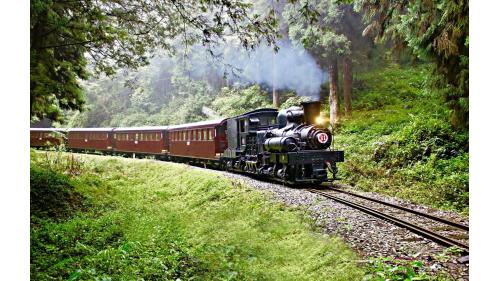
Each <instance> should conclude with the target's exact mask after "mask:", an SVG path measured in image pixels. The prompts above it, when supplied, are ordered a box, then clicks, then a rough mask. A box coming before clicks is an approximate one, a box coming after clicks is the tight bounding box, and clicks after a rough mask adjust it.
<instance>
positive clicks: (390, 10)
mask: <svg viewBox="0 0 500 281" xmlns="http://www.w3.org/2000/svg"><path fill="white" fill-rule="evenodd" d="M355 2H356V8H357V10H363V11H364V12H365V15H366V20H367V22H368V23H369V24H368V26H367V27H366V29H365V32H364V33H365V34H368V33H373V34H376V35H377V38H378V39H380V40H384V39H391V40H393V41H394V42H395V43H396V44H395V46H397V47H400V48H401V47H409V48H410V49H411V50H412V51H413V54H415V55H416V56H418V57H421V58H425V59H430V60H432V61H433V62H434V64H435V72H436V73H437V74H438V76H439V77H440V79H439V81H438V85H439V86H440V88H442V89H445V90H446V92H445V94H446V99H447V102H448V104H449V106H450V108H451V109H452V116H451V123H452V125H453V126H455V127H462V128H465V127H467V126H468V112H469V110H468V104H469V102H468V100H469V1H468V0H455V1H449V0H436V1H430V0H406V1H401V0H386V1H372V0H356V1H355Z"/></svg>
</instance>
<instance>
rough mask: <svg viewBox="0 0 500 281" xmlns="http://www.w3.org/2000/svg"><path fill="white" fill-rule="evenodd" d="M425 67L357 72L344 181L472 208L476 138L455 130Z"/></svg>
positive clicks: (339, 134)
mask: <svg viewBox="0 0 500 281" xmlns="http://www.w3.org/2000/svg"><path fill="white" fill-rule="evenodd" d="M429 77H430V74H429V72H428V71H427V69H426V68H425V66H420V67H417V68H407V69H401V68H399V67H398V66H390V67H387V68H383V69H379V70H375V71H371V72H369V73H364V74H361V75H358V76H357V77H355V82H354V97H353V109H354V110H353V116H352V117H351V118H349V119H345V120H342V123H341V125H340V126H339V127H338V128H336V136H335V137H336V139H335V146H336V148H338V149H342V150H345V159H346V162H345V163H343V164H340V165H339V170H340V177H341V178H343V180H342V181H343V182H345V183H348V184H351V185H354V186H355V187H357V188H359V189H362V190H366V191H376V192H382V193H386V194H389V195H393V196H398V197H401V198H405V199H409V200H411V201H414V202H417V203H422V204H426V205H429V206H433V207H437V208H442V209H451V210H457V211H459V212H462V213H464V214H468V210H469V203H468V200H469V183H468V182H469V164H468V162H469V152H468V141H469V136H468V132H466V131H459V130H455V129H453V128H452V127H451V125H450V122H449V116H450V115H449V114H450V113H449V111H448V109H447V107H446V105H445V103H444V100H443V98H442V96H441V95H439V93H436V91H432V90H428V89H429V87H428V84H429V83H430V82H429V80H430V78H429Z"/></svg>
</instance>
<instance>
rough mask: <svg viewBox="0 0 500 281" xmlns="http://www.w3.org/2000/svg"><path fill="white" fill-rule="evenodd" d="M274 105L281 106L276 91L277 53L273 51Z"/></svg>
mask: <svg viewBox="0 0 500 281" xmlns="http://www.w3.org/2000/svg"><path fill="white" fill-rule="evenodd" d="M273 106H274V107H275V108H279V107H280V97H279V95H278V92H277V91H276V54H275V53H274V52H273Z"/></svg>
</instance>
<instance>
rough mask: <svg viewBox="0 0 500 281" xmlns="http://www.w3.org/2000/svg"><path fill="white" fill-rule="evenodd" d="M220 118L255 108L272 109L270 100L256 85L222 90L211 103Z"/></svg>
mask: <svg viewBox="0 0 500 281" xmlns="http://www.w3.org/2000/svg"><path fill="white" fill-rule="evenodd" d="M212 105H213V108H214V110H215V111H217V112H218V113H219V114H220V115H221V116H225V117H231V116H236V115H240V114H243V113H245V112H248V111H251V110H254V109H257V108H265V107H267V108H272V107H273V104H272V100H271V99H270V97H269V95H268V94H267V93H266V92H263V91H261V89H260V87H259V86H258V85H254V86H251V87H248V88H246V89H230V88H222V89H221V91H220V93H219V94H218V95H217V97H216V98H215V100H214V101H213V103H212Z"/></svg>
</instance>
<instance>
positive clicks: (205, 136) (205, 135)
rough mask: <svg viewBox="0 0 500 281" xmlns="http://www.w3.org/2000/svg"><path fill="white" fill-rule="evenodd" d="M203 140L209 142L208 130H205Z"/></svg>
mask: <svg viewBox="0 0 500 281" xmlns="http://www.w3.org/2000/svg"><path fill="white" fill-rule="evenodd" d="M203 140H207V130H206V129H205V130H203Z"/></svg>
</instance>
